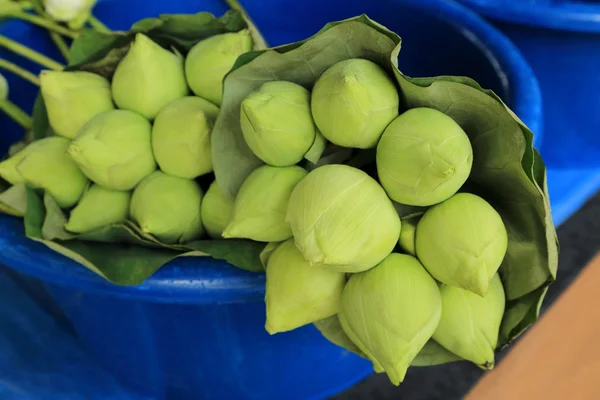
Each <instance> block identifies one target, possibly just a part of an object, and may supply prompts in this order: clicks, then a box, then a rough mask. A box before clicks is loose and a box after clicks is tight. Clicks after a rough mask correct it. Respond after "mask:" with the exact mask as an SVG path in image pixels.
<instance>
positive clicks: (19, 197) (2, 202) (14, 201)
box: [0, 184, 27, 217]
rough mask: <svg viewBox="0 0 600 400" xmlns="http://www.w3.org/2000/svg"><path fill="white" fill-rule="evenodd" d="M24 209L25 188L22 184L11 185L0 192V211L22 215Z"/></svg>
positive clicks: (25, 202) (25, 199)
mask: <svg viewBox="0 0 600 400" xmlns="http://www.w3.org/2000/svg"><path fill="white" fill-rule="evenodd" d="M26 211H27V188H26V187H25V185H24V184H19V185H15V186H11V187H9V188H8V189H6V190H4V191H3V192H2V193H0V213H3V214H9V215H13V216H15V217H23V216H25V212H26Z"/></svg>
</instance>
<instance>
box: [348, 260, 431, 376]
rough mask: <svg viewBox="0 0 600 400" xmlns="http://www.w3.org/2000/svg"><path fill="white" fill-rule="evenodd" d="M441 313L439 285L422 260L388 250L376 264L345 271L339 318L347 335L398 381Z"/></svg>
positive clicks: (427, 337) (423, 344)
mask: <svg viewBox="0 0 600 400" xmlns="http://www.w3.org/2000/svg"><path fill="white" fill-rule="evenodd" d="M441 314H442V301H441V297H440V292H439V289H438V286H437V284H436V282H435V281H434V280H433V278H432V277H431V276H430V275H429V274H428V273H427V271H426V270H425V268H423V266H422V265H421V263H419V261H418V260H417V259H416V258H414V257H412V256H408V255H405V254H390V255H389V256H388V257H386V258H385V260H383V261H382V262H381V263H380V264H379V265H377V266H376V267H375V268H372V269H370V270H368V271H366V272H362V273H358V274H354V275H352V276H351V277H350V279H349V280H348V282H347V283H346V286H345V287H344V292H343V294H342V305H341V309H340V314H339V318H340V323H341V324H342V328H343V329H344V331H345V332H346V334H347V335H348V336H349V337H350V339H352V341H353V342H354V343H355V344H356V345H357V346H358V347H359V348H360V349H361V350H362V351H363V352H364V353H365V354H366V355H367V356H368V357H369V358H370V359H371V360H374V361H376V362H377V363H378V364H380V365H381V366H382V367H383V369H384V370H385V372H386V373H387V375H388V377H389V378H390V381H391V382H392V383H393V384H394V385H398V384H399V383H400V382H402V381H403V380H404V375H405V374H406V370H407V369H408V367H409V366H410V365H411V363H412V361H413V359H414V358H415V357H416V356H417V354H418V353H419V352H420V351H421V349H422V348H423V347H424V346H425V344H426V343H427V341H428V340H429V339H430V338H431V335H432V334H433V332H434V331H435V329H436V327H437V325H438V322H439V320H440V316H441Z"/></svg>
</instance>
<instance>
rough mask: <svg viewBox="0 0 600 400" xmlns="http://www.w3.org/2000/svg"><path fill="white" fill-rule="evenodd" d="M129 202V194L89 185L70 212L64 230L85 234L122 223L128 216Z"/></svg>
mask: <svg viewBox="0 0 600 400" xmlns="http://www.w3.org/2000/svg"><path fill="white" fill-rule="evenodd" d="M130 201H131V192H122V191H118V190H110V189H105V188H103V187H102V186H99V185H91V186H90V187H89V188H88V189H87V190H86V191H85V192H84V193H83V196H81V199H80V200H79V203H78V204H77V206H75V208H74V209H73V210H72V211H71V215H70V217H69V221H68V222H67V224H66V225H65V229H66V230H68V231H71V232H75V233H85V232H91V231H94V230H96V229H99V228H102V227H104V226H108V225H111V224H116V223H119V222H124V221H125V220H126V219H127V216H128V215H129V203H130Z"/></svg>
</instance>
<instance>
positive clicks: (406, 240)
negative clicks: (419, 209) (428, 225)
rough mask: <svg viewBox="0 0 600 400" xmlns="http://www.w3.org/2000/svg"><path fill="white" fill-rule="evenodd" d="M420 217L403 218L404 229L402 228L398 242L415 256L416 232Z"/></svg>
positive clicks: (403, 248) (408, 252)
mask: <svg viewBox="0 0 600 400" xmlns="http://www.w3.org/2000/svg"><path fill="white" fill-rule="evenodd" d="M417 222H419V218H418V217H413V218H406V219H403V220H402V229H401V230H400V239H399V240H398V244H399V245H400V248H401V249H402V250H404V251H405V252H406V253H407V254H410V255H411V256H414V255H415V254H416V249H415V246H416V240H415V239H416V234H417Z"/></svg>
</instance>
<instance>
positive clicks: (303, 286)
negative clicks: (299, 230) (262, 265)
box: [265, 239, 346, 334]
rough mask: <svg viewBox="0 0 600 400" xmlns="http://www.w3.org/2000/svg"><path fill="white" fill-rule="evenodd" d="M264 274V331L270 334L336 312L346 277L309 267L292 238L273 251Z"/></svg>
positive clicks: (290, 328)
mask: <svg viewBox="0 0 600 400" xmlns="http://www.w3.org/2000/svg"><path fill="white" fill-rule="evenodd" d="M266 273H267V285H266V287H267V291H266V295H265V303H266V305H267V321H266V323H265V329H266V330H267V332H269V333H270V334H274V333H278V332H285V331H290V330H292V329H296V328H298V327H300V326H303V325H306V324H310V323H311V322H314V321H318V320H321V319H323V318H327V317H330V316H332V315H335V314H337V312H338V311H339V308H340V299H341V297H342V289H343V288H344V284H345V283H346V277H345V274H344V273H342V272H334V271H328V270H325V269H319V268H312V267H311V266H310V265H309V264H308V262H306V260H305V259H304V257H302V253H300V251H299V250H298V249H297V248H296V245H295V244H294V240H293V239H289V240H287V241H286V242H284V243H282V244H281V245H280V246H278V247H277V248H276V249H275V250H274V251H273V253H272V254H271V256H270V257H269V261H268V264H267V270H266Z"/></svg>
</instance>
